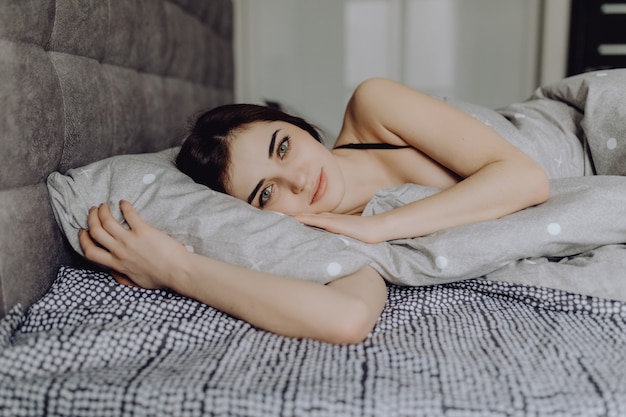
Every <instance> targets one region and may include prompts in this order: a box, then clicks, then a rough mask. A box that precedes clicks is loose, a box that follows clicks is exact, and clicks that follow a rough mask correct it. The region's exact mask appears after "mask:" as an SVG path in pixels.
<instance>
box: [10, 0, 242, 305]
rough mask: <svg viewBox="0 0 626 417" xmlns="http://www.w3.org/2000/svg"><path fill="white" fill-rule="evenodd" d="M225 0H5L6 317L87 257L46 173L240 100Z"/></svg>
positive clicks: (160, 137)
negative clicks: (78, 251) (64, 228)
mask: <svg viewBox="0 0 626 417" xmlns="http://www.w3.org/2000/svg"><path fill="white" fill-rule="evenodd" d="M232 34H233V6H232V3H231V1H230V0H171V1H160V0H56V1H55V0H30V1H26V0H0V110H1V111H0V317H2V316H4V314H5V313H6V312H7V311H8V310H9V309H10V308H12V307H13V306H14V305H15V304H17V303H21V304H22V306H23V307H24V308H27V307H28V306H30V305H31V304H32V302H33V301H34V300H36V299H37V298H38V297H40V296H41V295H42V294H43V293H44V292H45V291H46V290H47V289H48V287H49V285H50V284H51V282H52V280H53V279H54V277H55V275H56V272H57V269H58V267H59V265H61V264H70V265H75V264H77V263H79V262H80V259H79V257H78V256H77V255H75V254H74V253H73V252H72V250H71V249H70V247H69V245H68V244H67V243H66V242H65V241H64V238H63V236H62V234H61V232H60V229H59V228H58V226H57V225H56V222H55V219H54V216H53V213H52V210H51V208H50V204H49V198H48V192H47V188H46V185H45V180H46V178H47V176H48V175H49V174H50V173H51V172H53V171H60V172H65V171H67V170H68V169H69V168H73V167H79V166H82V165H85V164H87V163H89V162H93V161H95V160H99V159H102V158H105V157H109V156H112V155H117V154H124V153H140V152H151V151H157V150H161V149H164V148H168V147H171V146H174V145H177V144H179V142H180V137H181V133H182V131H183V128H184V127H185V125H186V124H187V122H188V120H189V117H190V116H191V115H193V114H194V113H197V112H198V111H200V110H203V109H206V108H209V107H212V106H215V105H219V104H224V103H228V102H232V101H233V65H234V64H233V50H232V47H233V42H232Z"/></svg>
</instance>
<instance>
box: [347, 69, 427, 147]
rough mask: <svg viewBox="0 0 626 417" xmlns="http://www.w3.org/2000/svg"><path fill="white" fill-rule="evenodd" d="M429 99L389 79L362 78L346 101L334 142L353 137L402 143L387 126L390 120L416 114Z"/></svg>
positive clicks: (369, 140) (366, 141)
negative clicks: (337, 136) (339, 130)
mask: <svg viewBox="0 0 626 417" xmlns="http://www.w3.org/2000/svg"><path fill="white" fill-rule="evenodd" d="M430 100H432V99H431V98H430V97H429V96H427V95H426V94H424V93H421V92H419V91H417V90H414V89H412V88H410V87H408V86H406V85H403V84H400V83H398V82H396V81H393V80H389V79H386V78H371V79H368V80H365V81H363V82H362V83H360V84H359V85H358V86H357V87H356V89H355V90H354V92H353V94H352V97H351V98H350V101H349V102H348V105H347V107H346V113H345V116H344V128H343V130H342V135H340V137H339V139H338V141H337V144H343V143H344V142H348V141H353V142H354V141H355V140H354V138H356V139H357V141H358V142H364V143H371V142H385V143H391V144H396V145H404V144H405V142H404V141H403V140H402V138H401V137H399V136H398V135H396V134H393V132H392V131H391V130H390V129H389V125H390V122H391V123H393V122H394V121H395V120H397V119H400V118H406V117H408V116H410V114H411V113H412V114H416V112H419V110H418V109H419V108H420V107H422V106H427V105H430V104H431V103H430ZM404 120H407V119H404ZM409 120H410V119H409ZM345 137H348V139H347V140H346V139H345Z"/></svg>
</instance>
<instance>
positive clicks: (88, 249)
mask: <svg viewBox="0 0 626 417" xmlns="http://www.w3.org/2000/svg"><path fill="white" fill-rule="evenodd" d="M78 242H79V243H80V247H81V249H82V250H83V254H84V255H85V258H87V259H89V260H90V261H92V262H95V263H97V264H100V265H103V266H105V267H108V268H113V269H115V268H116V266H117V265H116V262H115V259H114V258H113V256H111V253H110V252H109V251H108V250H106V249H104V248H102V247H101V246H98V245H97V244H96V242H94V240H93V239H92V238H91V236H90V235H89V232H88V231H87V230H85V229H81V230H80V231H79V232H78Z"/></svg>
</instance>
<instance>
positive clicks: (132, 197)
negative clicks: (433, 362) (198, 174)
mask: <svg viewBox="0 0 626 417" xmlns="http://www.w3.org/2000/svg"><path fill="white" fill-rule="evenodd" d="M177 151H178V148H172V149H168V150H165V151H162V152H157V153H151V154H138V155H120V156H115V157H112V158H108V159H104V160H101V161H98V162H95V163H92V164H90V165H87V166H84V167H81V168H76V169H71V170H69V171H68V172H67V173H66V175H62V174H60V173H53V174H51V175H50V176H49V178H48V190H49V193H50V197H51V202H52V207H53V211H54V214H55V217H56V219H57V222H58V223H59V225H60V227H61V229H62V230H63V232H64V233H65V235H66V236H67V239H68V240H69V242H70V244H71V245H72V247H73V248H74V249H75V250H76V251H77V252H79V253H81V249H80V245H79V244H78V230H79V229H80V228H86V227H87V213H88V210H89V208H90V207H92V206H97V205H99V204H101V203H107V202H108V203H110V205H111V209H112V211H113V214H114V215H115V217H116V218H117V219H118V220H120V221H122V220H123V217H122V215H121V212H120V210H119V204H118V203H119V201H120V200H122V199H124V200H128V201H130V202H131V203H132V204H133V205H134V207H135V208H136V209H137V210H138V212H139V214H140V215H141V216H142V218H143V219H144V220H146V221H147V222H149V223H150V224H152V225H153V226H155V227H156V228H158V229H160V230H162V231H164V232H166V233H168V234H169V235H170V236H172V237H174V238H175V239H177V240H178V241H179V242H181V243H183V244H184V245H186V247H187V248H188V250H190V251H194V252H197V253H200V254H203V255H205V256H210V257H213V258H215V259H219V260H222V261H225V262H229V263H231V264H235V265H240V266H244V267H247V268H253V269H259V270H263V271H266V272H272V273H275V274H279V275H284V276H293V277H295V278H301V279H306V280H311V281H317V282H321V283H327V282H329V281H332V280H333V279H336V278H337V277H340V276H343V275H345V274H348V273H351V272H354V271H356V270H357V269H359V268H361V267H362V266H364V265H367V264H368V263H369V262H370V261H369V258H368V257H367V255H366V254H364V253H358V252H354V251H353V250H352V247H351V246H350V244H351V239H348V238H344V237H340V236H337V235H332V234H330V233H326V232H322V231H319V230H315V229H312V228H309V227H306V226H303V225H301V224H299V223H298V222H297V221H295V220H294V219H292V218H291V217H289V216H285V215H282V214H280V213H276V212H270V211H261V210H259V209H256V208H254V207H252V206H250V205H248V204H246V203H244V202H242V201H240V200H237V199H235V198H233V197H230V196H227V195H224V194H221V193H216V192H214V191H212V190H210V189H208V188H206V187H204V186H202V185H199V184H196V183H195V182H193V181H192V180H191V179H190V178H189V177H187V176H186V175H184V174H182V173H181V172H180V171H179V170H178V169H177V168H176V167H175V166H174V164H173V162H172V161H173V160H174V157H175V155H176V152H177Z"/></svg>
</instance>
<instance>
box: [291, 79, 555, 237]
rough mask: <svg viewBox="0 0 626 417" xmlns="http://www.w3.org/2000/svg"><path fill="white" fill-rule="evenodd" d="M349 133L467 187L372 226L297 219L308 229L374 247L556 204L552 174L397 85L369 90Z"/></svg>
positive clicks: (467, 119)
mask: <svg viewBox="0 0 626 417" xmlns="http://www.w3.org/2000/svg"><path fill="white" fill-rule="evenodd" d="M344 125H345V126H347V127H348V129H350V130H352V131H354V132H356V136H357V137H358V138H359V139H360V140H361V141H363V142H386V143H392V144H397V145H405V144H409V145H411V146H413V147H414V148H415V149H417V150H419V151H420V152H422V153H424V154H425V155H426V156H428V157H429V158H431V159H432V160H434V161H435V162H437V163H439V164H440V165H442V166H444V167H446V168H447V169H449V170H450V171H452V172H454V173H455V174H456V175H457V176H458V177H460V178H461V179H462V181H460V182H458V183H457V184H456V185H453V186H451V187H449V188H447V189H446V190H444V191H442V192H440V193H438V194H435V195H433V196H431V197H428V198H425V199H423V200H420V201H416V202H414V203H412V204H408V205H406V206H403V207H401V208H398V209H396V210H392V211H390V212H387V213H383V214H380V215H377V216H372V217H369V218H368V217H361V218H358V217H355V216H352V217H354V218H348V217H346V216H336V215H332V214H331V215H326V214H323V215H310V216H309V215H304V216H300V215H299V216H296V217H297V218H298V220H300V221H302V222H304V223H306V224H309V225H312V226H317V227H322V228H324V229H327V230H329V231H332V232H336V233H342V234H346V235H349V236H352V237H355V238H357V239H361V240H364V241H366V242H372V243H374V242H380V241H385V240H392V239H397V238H410V237H415V236H422V235H426V234H429V233H433V232H436V231H438V230H442V229H446V228H449V227H453V226H458V225H462V224H469V223H475V222H479V221H484V220H491V219H495V218H498V217H502V216H504V215H507V214H510V213H513V212H516V211H518V210H521V209H523V208H526V207H529V206H532V205H535V204H539V203H542V202H544V201H545V200H546V199H547V198H548V196H549V193H550V188H549V181H548V178H547V175H546V173H545V172H544V170H543V169H542V168H541V167H540V166H539V165H538V164H537V163H535V162H534V161H533V160H532V159H531V158H530V157H529V156H527V155H526V154H525V153H523V152H522V151H521V150H519V149H518V148H516V147H515V146H513V145H511V144H510V143H509V142H507V141H506V140H505V139H504V138H502V137H501V136H500V135H498V134H497V133H496V132H495V131H494V130H492V129H491V128H489V127H488V126H487V125H485V124H484V123H481V122H480V121H478V120H476V119H475V118H473V117H471V116H470V115H467V114H465V113H464V112H462V111H460V110H458V109H456V108H454V107H452V106H450V105H448V104H446V103H444V102H442V101H440V100H437V99H435V98H432V97H430V96H428V95H426V94H423V93H420V92H418V91H416V90H413V89H411V88H409V87H406V86H404V85H401V84H398V83H396V82H393V81H390V80H385V79H372V80H368V81H366V82H364V83H363V84H361V85H360V86H359V87H358V88H357V90H356V91H355V93H354V95H353V97H352V99H351V101H350V104H349V105H348V109H347V111H346V117H345V121H344ZM417 169H419V167H418V168H417Z"/></svg>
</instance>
